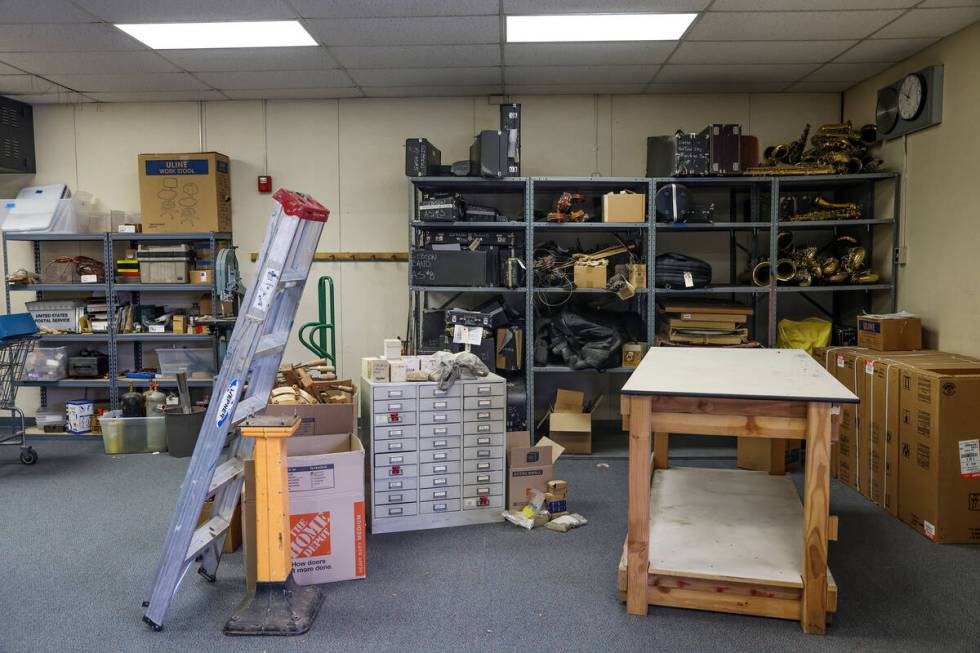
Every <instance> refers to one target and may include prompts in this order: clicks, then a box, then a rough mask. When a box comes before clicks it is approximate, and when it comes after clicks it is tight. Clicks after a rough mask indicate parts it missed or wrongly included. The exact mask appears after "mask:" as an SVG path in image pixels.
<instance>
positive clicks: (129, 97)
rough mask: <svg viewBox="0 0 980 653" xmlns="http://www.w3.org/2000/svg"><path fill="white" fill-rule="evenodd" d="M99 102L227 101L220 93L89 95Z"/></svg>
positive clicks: (150, 92)
mask: <svg viewBox="0 0 980 653" xmlns="http://www.w3.org/2000/svg"><path fill="white" fill-rule="evenodd" d="M87 95H88V96H89V97H90V98H92V99H93V100H96V101H98V102H198V101H207V100H225V99H227V98H226V97H225V96H224V95H222V94H221V93H219V92H218V91H208V90H203V91H134V92H131V93H88V94H87Z"/></svg>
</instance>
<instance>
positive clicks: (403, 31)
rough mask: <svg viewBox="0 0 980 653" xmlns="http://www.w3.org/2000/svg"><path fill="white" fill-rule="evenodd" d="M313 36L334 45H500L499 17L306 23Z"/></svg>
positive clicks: (334, 20) (331, 20)
mask: <svg viewBox="0 0 980 653" xmlns="http://www.w3.org/2000/svg"><path fill="white" fill-rule="evenodd" d="M306 25H307V27H308V28H309V30H310V32H311V33H312V34H313V36H315V37H317V38H319V39H320V40H321V42H323V43H325V44H326V45H329V46H334V45H425V44H433V45H434V44H440V45H441V44H447V45H452V44H459V45H469V44H471V43H499V42H500V18H499V17H497V16H461V17H452V18H338V19H328V20H320V19H312V20H308V21H306Z"/></svg>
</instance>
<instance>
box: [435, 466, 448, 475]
mask: <svg viewBox="0 0 980 653" xmlns="http://www.w3.org/2000/svg"><path fill="white" fill-rule="evenodd" d="M448 469H449V468H448V467H446V466H445V465H436V466H435V467H433V468H432V471H433V472H435V473H436V474H445V473H446V471H448Z"/></svg>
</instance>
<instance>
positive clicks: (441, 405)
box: [432, 401, 449, 410]
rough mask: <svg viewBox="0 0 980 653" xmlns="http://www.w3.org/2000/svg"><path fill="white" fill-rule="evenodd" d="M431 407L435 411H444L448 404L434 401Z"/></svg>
mask: <svg viewBox="0 0 980 653" xmlns="http://www.w3.org/2000/svg"><path fill="white" fill-rule="evenodd" d="M432 407H433V408H434V409H436V410H445V409H446V408H448V407H449V403H448V402H446V401H436V402H433V404H432Z"/></svg>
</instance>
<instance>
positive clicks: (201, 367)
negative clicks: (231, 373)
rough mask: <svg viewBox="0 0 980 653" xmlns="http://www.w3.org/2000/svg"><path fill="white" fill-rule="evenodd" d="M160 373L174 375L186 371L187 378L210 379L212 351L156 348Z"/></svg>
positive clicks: (212, 365) (212, 362)
mask: <svg viewBox="0 0 980 653" xmlns="http://www.w3.org/2000/svg"><path fill="white" fill-rule="evenodd" d="M157 359H158V360H159V361H160V374H161V375H163V376H176V375H177V372H186V373H187V378H195V379H203V378H207V379H210V378H211V377H213V376H214V351H212V350H211V349H178V348H174V349H157Z"/></svg>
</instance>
